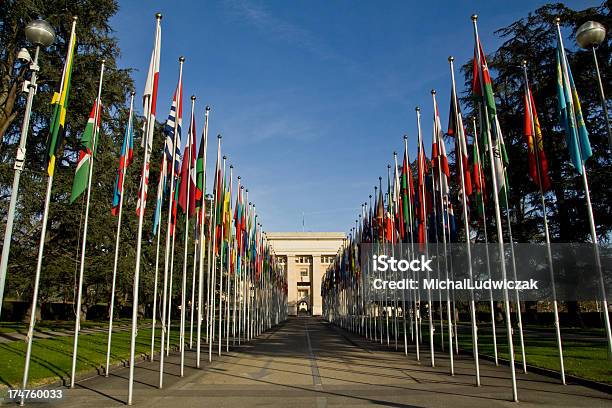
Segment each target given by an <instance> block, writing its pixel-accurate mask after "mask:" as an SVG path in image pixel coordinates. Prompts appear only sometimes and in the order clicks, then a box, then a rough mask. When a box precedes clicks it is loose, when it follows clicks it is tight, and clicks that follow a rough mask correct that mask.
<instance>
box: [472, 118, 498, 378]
mask: <svg viewBox="0 0 612 408" xmlns="http://www.w3.org/2000/svg"><path fill="white" fill-rule="evenodd" d="M472 129H473V133H474V147H475V150H476V155H477V156H478V160H480V148H479V146H478V137H477V136H476V135H477V134H478V131H477V129H476V117H475V116H472ZM478 166H479V170H478V177H479V182H480V185H481V190H482V189H483V187H482V186H484V185H485V184H484V183H485V179H484V174H482V172H481V171H480V162H479V163H478ZM481 194H482V191H481ZM482 200H483V201H482V228H483V235H484V241H485V261H486V263H487V276H488V277H489V279H492V278H493V276H492V275H491V258H490V256H489V233H488V232H487V212H486V209H485V205H484V197H483V199H482ZM489 309H490V310H491V331H492V335H493V358H494V360H495V365H496V366H498V365H499V357H498V352H497V328H496V323H495V302H494V301H493V290H492V289H491V288H489Z"/></svg>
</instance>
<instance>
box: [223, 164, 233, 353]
mask: <svg viewBox="0 0 612 408" xmlns="http://www.w3.org/2000/svg"><path fill="white" fill-rule="evenodd" d="M233 173H234V166H232V165H231V164H230V183H229V184H230V187H229V197H230V198H229V213H228V215H227V216H228V217H229V219H230V222H229V230H228V231H227V235H228V239H227V280H226V285H225V286H226V287H227V296H226V298H227V300H226V302H225V311H226V313H225V351H226V352H229V329H230V319H229V317H230V303H231V302H230V300H231V293H232V289H231V288H232V286H231V285H232V283H231V279H230V277H231V274H232V227H231V225H232V222H231V219H232V184H233V178H234V176H233Z"/></svg>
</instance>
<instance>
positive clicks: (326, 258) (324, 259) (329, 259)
mask: <svg viewBox="0 0 612 408" xmlns="http://www.w3.org/2000/svg"><path fill="white" fill-rule="evenodd" d="M335 257H336V255H321V263H323V264H330V263H332V262H333V261H334V258H335Z"/></svg>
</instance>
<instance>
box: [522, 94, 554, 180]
mask: <svg viewBox="0 0 612 408" xmlns="http://www.w3.org/2000/svg"><path fill="white" fill-rule="evenodd" d="M524 99H525V100H524V102H525V126H524V135H525V142H526V143H527V162H528V166H529V177H530V178H531V180H533V182H534V183H536V184H537V185H538V186H539V187H541V188H542V189H543V191H546V190H548V189H550V177H549V175H548V161H547V160H546V154H545V153H544V142H543V140H542V129H541V128H540V121H539V120H538V113H537V111H536V107H535V102H534V100H533V95H532V93H531V89H529V88H528V87H527V86H525V98H524ZM536 155H537V156H536Z"/></svg>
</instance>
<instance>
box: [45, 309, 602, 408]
mask: <svg viewBox="0 0 612 408" xmlns="http://www.w3.org/2000/svg"><path fill="white" fill-rule="evenodd" d="M206 355H207V354H206ZM194 359H195V353H194V352H189V353H188V355H187V356H186V364H187V365H188V366H189V368H186V370H185V376H184V377H183V378H180V377H179V376H178V373H179V366H178V356H176V355H173V356H171V357H170V359H169V360H167V361H168V364H167V368H168V374H167V375H166V377H165V386H164V389H162V390H159V389H158V388H157V381H158V380H157V379H158V375H159V374H158V371H157V370H158V367H159V366H158V364H159V363H158V362H153V363H150V362H146V363H141V364H139V365H138V367H137V369H136V373H137V375H136V383H135V391H134V392H135V394H134V404H135V405H136V406H141V407H147V408H149V407H151V408H153V407H164V408H165V407H180V408H188V407H201V406H208V407H249V408H252V407H291V408H300V407H316V408H324V407H331V406H338V407H339V406H350V407H360V406H371V405H381V406H391V407H453V408H461V407H487V408H489V407H517V406H520V407H589V408H594V407H612V396H610V395H607V394H605V393H602V392H599V391H595V390H591V389H588V388H585V387H582V386H578V385H568V386H562V385H560V384H558V383H557V381H556V380H554V379H551V378H547V377H543V376H539V375H537V374H528V375H523V374H519V375H518V378H519V398H520V400H521V403H520V405H517V404H515V403H513V402H510V401H509V399H510V398H511V389H510V379H509V372H508V368H507V367H495V366H494V365H493V364H491V363H489V362H486V361H483V362H482V365H481V375H482V384H483V385H482V386H481V387H475V386H474V377H473V363H472V361H471V360H470V359H469V358H468V357H467V356H461V357H460V358H459V360H458V361H457V362H456V375H455V376H454V377H451V376H450V375H449V374H448V373H447V372H448V361H447V359H446V357H445V356H443V355H440V356H437V359H436V365H437V367H436V368H431V367H429V364H428V362H429V358H428V355H427V354H425V353H424V354H423V355H422V361H421V362H420V363H419V362H417V361H415V357H414V354H410V355H409V356H408V357H405V356H404V354H403V353H401V352H395V351H390V350H387V349H383V348H381V347H380V346H379V345H376V344H372V343H369V342H367V341H365V340H363V339H361V338H358V337H356V336H353V335H350V334H348V333H346V332H344V331H341V330H339V329H337V328H335V327H332V326H331V325H329V324H327V323H325V322H324V321H322V320H320V319H316V318H293V319H290V320H289V321H288V322H287V323H285V324H283V325H281V326H280V327H278V328H276V329H275V330H272V331H270V332H268V333H265V334H264V335H263V336H261V338H259V339H256V340H255V341H253V342H251V343H250V344H248V345H242V346H241V347H236V348H234V349H233V350H232V351H230V353H227V354H224V355H223V356H222V357H221V358H218V357H215V358H214V360H213V362H212V364H209V363H205V364H204V366H203V369H201V370H198V369H195V368H192V366H194ZM127 378H128V369H127V368H122V369H119V370H117V371H115V372H112V373H111V376H110V378H104V377H99V376H95V377H92V378H89V379H84V380H82V381H80V382H79V383H78V385H77V387H76V388H75V389H73V390H69V389H65V390H64V393H65V394H64V398H63V400H62V401H61V403H59V402H58V403H57V404H36V406H37V407H40V406H62V407H88V408H93V407H113V406H122V405H123V404H125V400H126V395H127Z"/></svg>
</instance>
